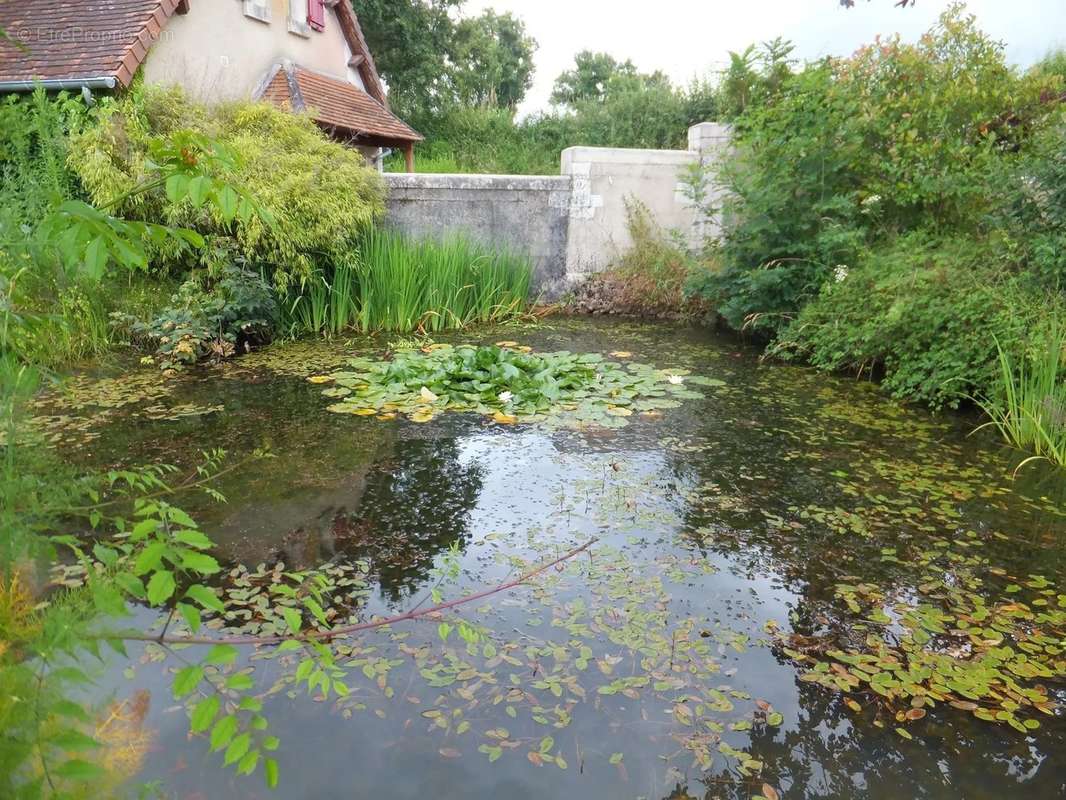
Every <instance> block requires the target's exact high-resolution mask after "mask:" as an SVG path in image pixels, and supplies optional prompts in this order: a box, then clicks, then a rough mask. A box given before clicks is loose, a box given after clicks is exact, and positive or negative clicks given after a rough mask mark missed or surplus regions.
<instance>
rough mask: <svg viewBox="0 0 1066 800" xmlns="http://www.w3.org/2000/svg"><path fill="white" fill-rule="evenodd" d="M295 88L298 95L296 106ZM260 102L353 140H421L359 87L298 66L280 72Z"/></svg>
mask: <svg viewBox="0 0 1066 800" xmlns="http://www.w3.org/2000/svg"><path fill="white" fill-rule="evenodd" d="M293 84H295V86H293ZM294 88H295V89H296V92H297V93H298V97H297V98H296V100H295V102H294V99H293V89H294ZM261 98H262V99H263V100H268V101H270V102H272V103H275V104H276V105H279V106H282V107H283V108H289V109H295V110H296V111H304V110H306V111H308V112H309V113H310V114H311V116H312V117H313V118H314V119H315V121H316V122H318V124H319V125H322V126H324V127H327V128H336V129H339V130H341V131H343V132H345V133H348V134H351V135H353V136H355V137H356V138H359V137H362V138H369V139H392V140H396V141H400V142H418V141H421V140H422V136H420V135H419V134H418V133H416V132H415V131H414V130H413V129H412V128H410V127H409V126H408V125H406V124H405V123H404V122H402V121H401V120H400V119H399V118H397V117H396V116H394V115H393V114H392V112H390V111H388V110H387V109H386V108H385V107H384V106H383V105H382V104H381V103H379V102H378V101H377V100H375V99H374V98H373V97H371V96H370V95H369V94H367V93H366V92H364V91H363V90H362V89H360V88H359V87H358V86H355V85H353V84H351V83H348V82H347V81H345V80H341V79H339V78H331V77H329V76H326V75H322V74H321V73H318V72H313V71H312V70H309V69H304V68H303V67H300V66H294V67H292V68H291V69H287V68H281V69H279V70H278V71H277V73H276V74H275V75H274V77H273V78H272V79H271V81H270V83H268V84H267V86H266V88H265V89H264V90H263V92H262V95H261Z"/></svg>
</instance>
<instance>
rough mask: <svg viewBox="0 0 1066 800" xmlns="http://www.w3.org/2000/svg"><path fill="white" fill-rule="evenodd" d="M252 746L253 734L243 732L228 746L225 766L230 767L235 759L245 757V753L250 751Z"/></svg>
mask: <svg viewBox="0 0 1066 800" xmlns="http://www.w3.org/2000/svg"><path fill="white" fill-rule="evenodd" d="M251 746H252V735H251V734H250V733H242V734H241V735H240V736H238V737H236V738H235V739H233V741H231V742H230V743H229V747H227V748H226V755H225V757H224V758H223V760H222V764H223V766H226V767H228V766H229V765H230V764H232V763H233V762H234V761H237V760H239V759H241V758H244V754H245V753H247V752H248V748H249V747H251Z"/></svg>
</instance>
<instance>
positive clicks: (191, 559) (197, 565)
mask: <svg viewBox="0 0 1066 800" xmlns="http://www.w3.org/2000/svg"><path fill="white" fill-rule="evenodd" d="M181 565H182V566H183V567H185V569H189V570H192V571H193V572H198V573H200V574H201V575H214V574H216V573H218V572H221V571H222V567H220V566H219V564H218V561H216V560H215V559H214V557H212V556H209V555H207V554H206V553H195V552H193V551H191V550H186V551H184V552H183V553H182V554H181Z"/></svg>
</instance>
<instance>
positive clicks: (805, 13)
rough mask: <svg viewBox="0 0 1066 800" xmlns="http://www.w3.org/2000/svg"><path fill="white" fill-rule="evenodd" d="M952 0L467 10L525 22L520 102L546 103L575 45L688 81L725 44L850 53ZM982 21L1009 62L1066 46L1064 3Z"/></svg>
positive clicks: (995, 5) (552, 1) (525, 3)
mask: <svg viewBox="0 0 1066 800" xmlns="http://www.w3.org/2000/svg"><path fill="white" fill-rule="evenodd" d="M948 4H949V3H948V0H918V4H917V6H915V7H914V8H907V9H899V8H895V7H894V0H871V1H870V2H869V3H867V2H865V1H864V0H859V2H858V3H857V5H856V7H855V8H853V9H850V10H846V9H843V8H841V7H840V5H839V2H838V0H640V2H637V0H467V3H466V5H465V7H464V13H465V14H471V15H473V14H478V13H480V12H481V11H482V9H485V8H492V9H495V10H496V11H499V12H503V11H510V12H511V13H513V14H515V15H516V16H519V17H521V18H522V19H524V20H525V23H526V27H527V29H528V30H529V32H530V33H531V34H532V35H533V36H534V37H535V38H536V40H537V42H538V43H539V44H540V48H539V49H538V51H537V55H536V66H537V72H536V75H535V77H534V84H533V88H532V90H531V91H530V92H529V95H528V97H527V100H526V102H525V103H524V105H523V107H522V111H523V112H529V111H532V110H536V109H539V108H545V107H547V106H548V95H549V94H550V93H551V87H552V83H553V81H554V80H555V78H556V76H557V75H558V74H559V73H560V72H562V71H563V70H565V69H567V68H568V67H569V66H570V65H571V63H572V61H573V57H574V54H575V53H577V52H578V51H580V50H602V51H605V52H608V53H610V54H611V55H613V56H615V57H616V58H619V59H626V58H631V59H633V61H634V63H635V64H636V65H637V66H638V67H639V68H640V69H641V70H642V71H645V72H652V71H654V70H656V69H661V70H663V71H665V72H666V73H668V74H669V75H670V76H671V77H672V78H673V79H674V80H675V81H676V82H679V83H687V82H688V81H689V80H690V79H691V78H693V77H694V76H702V75H706V74H708V73H711V72H714V71H716V70H718V69H721V67H722V65H723V64H724V63H725V62H727V61H728V51H729V50H738V51H739V50H743V49H744V48H745V47H746V46H747V45H748V44H750V43H752V42H756V41H766V40H768V39H773V38H774V37H775V36H782V37H785V38H787V39H791V40H792V41H794V42H795V43H796V45H797V47H796V55H797V56H798V57H799V58H817V57H819V56H823V55H846V54H848V53H850V52H852V51H853V50H855V48H856V47H858V46H859V45H861V44H863V43H865V42H869V41H872V40H873V38H874V37H875V36H876V35H877V34H882V35H888V34H892V33H897V32H898V33H899V34H901V35H902V36H903V37H904V38H905V39H911V40H913V39H915V38H917V37H918V36H919V35H920V34H921V33H922V32H923V31H925V30H926V29H927V28H928V27H929V26H930V25H931V24H932V23H933V22H934V21H935V20H936V17H937V15H938V14H939V13H940V12H941V11H942V10H943V9H944V8H945V7H946V6H947V5H948ZM967 6H968V8H969V10H970V12H971V13H973V14H974V15H976V17H977V19H978V22H979V24H980V25H981V26H982V28H983V29H984V30H985V31H986V32H988V33H989V34H990V35H992V36H993V37H995V38H996V39H999V40H1000V41H1002V42H1004V43H1005V44H1006V46H1007V55H1008V57H1009V58H1010V60H1011V61H1014V62H1016V63H1019V64H1025V65H1027V64H1031V63H1032V62H1033V61H1035V60H1037V59H1039V58H1040V57H1041V56H1043V55H1044V54H1046V53H1047V52H1048V51H1049V50H1052V49H1054V48H1055V47H1057V46H1064V47H1066V0H970V2H969V3H968V4H967Z"/></svg>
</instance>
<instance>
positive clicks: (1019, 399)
mask: <svg viewBox="0 0 1066 800" xmlns="http://www.w3.org/2000/svg"><path fill="white" fill-rule="evenodd" d="M996 346H997V348H998V351H999V376H998V385H997V387H996V390H995V392H994V393H993V394H992V396H991V397H987V398H984V399H980V400H978V403H979V404H980V406H981V408H982V409H984V411H985V413H986V414H987V415H988V416H989V418H990V421H989V422H988V423H986V424H985V425H983V426H981V427H987V426H993V427H995V428H996V429H997V430H998V431H999V433H1000V435H1001V436H1003V438H1004V439H1005V440H1006V441H1008V442H1009V443H1011V444H1012V445H1014V446H1015V447H1018V448H1021V449H1024V450H1029V451H1030V452H1033V453H1035V455H1033V456H1031V457H1029V458H1027V459H1025V460H1024V461H1022V463H1021V464H1019V465H1018V466H1019V469H1020V468H1021V467H1022V466H1024V465H1025V464H1027V463H1029V462H1030V461H1033V460H1036V459H1047V460H1048V461H1051V462H1053V463H1056V464H1059V465H1061V466H1066V357H1064V353H1066V328H1064V327H1062V326H1060V325H1059V324H1058V323H1055V324H1053V325H1052V326H1051V327H1050V328H1048V329H1047V330H1046V332H1045V333H1044V334H1043V335H1042V336H1040V337H1039V338H1038V339H1037V342H1036V346H1037V350H1038V354H1037V356H1036V357H1035V358H1034V359H1033V360H1032V361H1026V360H1025V359H1024V358H1014V357H1012V356H1011V355H1010V354H1008V353H1007V352H1006V351H1005V350H1004V349H1003V347H1002V346H1000V345H999V343H998V342H997V345H996Z"/></svg>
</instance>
